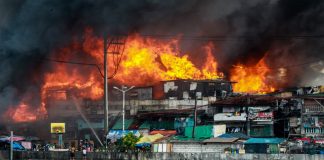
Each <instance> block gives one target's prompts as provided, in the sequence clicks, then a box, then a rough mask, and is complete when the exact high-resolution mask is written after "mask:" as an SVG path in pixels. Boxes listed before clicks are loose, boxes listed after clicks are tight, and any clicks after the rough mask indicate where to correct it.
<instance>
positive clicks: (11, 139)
mask: <svg viewBox="0 0 324 160" xmlns="http://www.w3.org/2000/svg"><path fill="white" fill-rule="evenodd" d="M12 159H13V131H10V160H12Z"/></svg>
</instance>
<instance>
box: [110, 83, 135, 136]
mask: <svg viewBox="0 0 324 160" xmlns="http://www.w3.org/2000/svg"><path fill="white" fill-rule="evenodd" d="M134 87H135V86H131V87H130V88H127V87H125V86H122V87H121V89H119V88H118V87H116V86H114V89H117V90H119V91H121V92H122V93H123V134H124V132H125V94H126V92H127V91H129V90H131V89H132V88H134Z"/></svg>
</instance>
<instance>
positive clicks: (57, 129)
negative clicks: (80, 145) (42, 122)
mask: <svg viewBox="0 0 324 160" xmlns="http://www.w3.org/2000/svg"><path fill="white" fill-rule="evenodd" d="M51 133H65V123H51Z"/></svg>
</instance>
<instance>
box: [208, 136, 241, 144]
mask: <svg viewBox="0 0 324 160" xmlns="http://www.w3.org/2000/svg"><path fill="white" fill-rule="evenodd" d="M237 140H238V138H218V137H216V138H210V139H206V140H204V141H203V142H204V143H233V142H235V141H237Z"/></svg>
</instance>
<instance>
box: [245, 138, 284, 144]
mask: <svg viewBox="0 0 324 160" xmlns="http://www.w3.org/2000/svg"><path fill="white" fill-rule="evenodd" d="M283 141H285V139H284V138H250V139H248V140H247V141H246V142H245V143H244V144H280V143H282V142H283Z"/></svg>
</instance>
